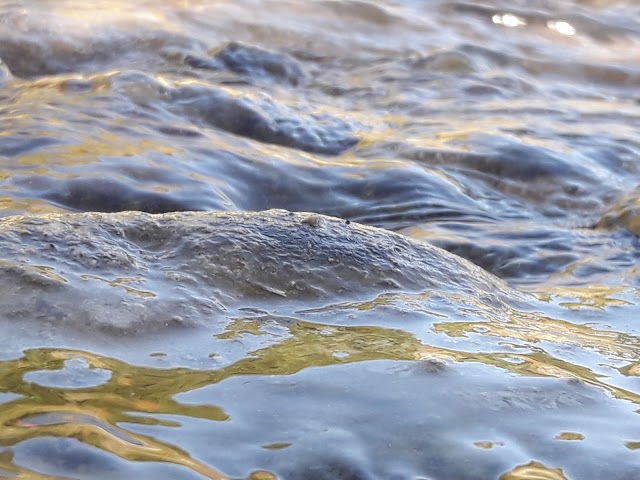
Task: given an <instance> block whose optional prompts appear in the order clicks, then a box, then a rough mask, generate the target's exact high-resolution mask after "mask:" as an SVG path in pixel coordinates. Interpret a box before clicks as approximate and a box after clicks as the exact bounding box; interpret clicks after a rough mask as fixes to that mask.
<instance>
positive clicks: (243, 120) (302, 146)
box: [169, 85, 358, 155]
mask: <svg viewBox="0 0 640 480" xmlns="http://www.w3.org/2000/svg"><path fill="white" fill-rule="evenodd" d="M169 106H170V108H172V109H173V110H174V111H178V112H182V113H183V114H186V115H187V116H188V117H190V118H192V119H194V120H200V121H204V122H206V123H208V124H210V125H213V126H215V127H217V128H220V129H222V130H226V131H228V132H230V133H234V134H236V135H241V136H243V137H249V138H252V139H255V140H258V141H261V142H265V143H272V144H276V145H283V146H286V147H291V148H297V149H299V150H304V151H307V152H312V153H322V154H327V155H338V154H340V153H342V152H344V151H345V150H347V149H349V148H351V147H353V146H354V145H355V144H356V143H358V139H357V138H356V137H354V136H353V135H351V132H350V128H349V126H348V125H347V124H346V123H345V122H343V121H341V120H339V119H337V118H333V117H329V116H320V115H314V114H304V113H302V114H301V113H298V112H296V111H294V110H293V109H290V108H288V107H286V106H284V105H278V104H276V103H274V102H273V101H271V100H270V99H269V98H267V97H263V98H261V100H260V101H254V100H251V99H249V98H246V97H234V96H232V95H230V94H228V93H227V92H225V91H224V90H222V89H217V88H213V87H208V86H204V85H195V86H194V85H187V86H179V87H177V88H174V89H172V90H171V91H170V92H169Z"/></svg>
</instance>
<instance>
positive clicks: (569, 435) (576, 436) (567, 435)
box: [556, 432, 584, 440]
mask: <svg viewBox="0 0 640 480" xmlns="http://www.w3.org/2000/svg"><path fill="white" fill-rule="evenodd" d="M556 440H584V435H583V434H581V433H577V432H562V433H559V434H558V435H556Z"/></svg>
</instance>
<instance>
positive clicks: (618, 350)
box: [433, 310, 640, 359]
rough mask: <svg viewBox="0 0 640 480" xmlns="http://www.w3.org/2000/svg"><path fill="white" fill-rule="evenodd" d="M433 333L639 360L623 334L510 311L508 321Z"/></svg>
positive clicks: (446, 325)
mask: <svg viewBox="0 0 640 480" xmlns="http://www.w3.org/2000/svg"><path fill="white" fill-rule="evenodd" d="M433 329H434V331H436V332H438V333H445V334H447V335H449V336H451V337H462V336H468V335H470V334H473V333H477V332H478V331H481V332H482V334H483V335H490V336H493V337H498V338H500V339H507V338H512V339H517V340H521V341H523V342H527V343H534V344H535V343H540V342H552V343H555V344H558V345H572V346H575V347H580V348H585V349H589V350H592V351H594V352H598V353H599V354H601V355H606V356H616V357H618V358H625V359H629V358H640V351H639V350H638V344H640V338H637V337H635V336H633V335H630V334H628V333H623V332H615V331H609V330H600V329H597V328H595V327H591V326H589V325H580V324H574V323H571V322H567V321H564V320H557V319H554V318H550V317H544V316H542V315H535V314H527V313H525V312H519V311H516V310H513V311H511V312H510V315H509V321H507V322H500V321H490V322H484V321H480V322H442V323H437V324H435V325H434V326H433Z"/></svg>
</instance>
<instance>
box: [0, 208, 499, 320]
mask: <svg viewBox="0 0 640 480" xmlns="http://www.w3.org/2000/svg"><path fill="white" fill-rule="evenodd" d="M0 252H1V256H2V258H1V259H0V284H1V285H2V288H3V289H4V291H5V301H4V302H3V304H2V307H1V310H0V315H1V316H2V317H4V318H12V319H20V318H22V319H27V318H28V319H41V320H49V321H51V322H55V323H60V322H62V323H69V324H71V325H84V326H87V327H98V328H100V329H106V330H114V331H118V330H123V329H124V330H126V331H131V332H135V331H138V330H148V329H155V328H160V327H164V326H170V325H179V324H186V325H198V324H202V323H203V322H204V323H206V322H207V321H211V318H212V316H215V315H216V314H217V313H220V312H222V311H225V310H226V309H227V308H229V307H232V306H237V305H239V304H242V305H243V306H251V305H257V304H260V302H263V303H264V302H271V303H272V302H274V301H277V302H297V301H304V305H305V306H306V305H309V304H310V302H311V303H313V302H316V303H319V302H323V303H327V302H331V301H336V300H341V299H349V298H354V297H355V296H356V295H360V297H362V295H366V294H379V293H381V292H385V291H426V290H435V291H437V292H438V293H441V294H443V295H467V296H474V297H477V298H479V299H480V300H479V301H480V302H484V303H486V304H494V303H495V302H498V300H497V298H498V296H499V295H498V294H499V293H502V294H506V295H509V292H510V290H509V288H508V287H507V286H506V285H505V284H504V283H503V282H501V281H500V280H498V279H497V278H495V277H493V276H492V275H490V274H488V273H486V272H485V271H483V270H482V269H480V268H478V267H476V266H474V265H473V264H471V263H469V262H467V261H465V260H463V259H461V258H459V257H456V256H454V255H452V254H449V253H447V252H446V251H444V250H441V249H439V248H436V247H433V246H431V245H427V244H422V243H418V242H415V241H411V240H409V239H407V238H405V237H403V236H401V235H398V234H395V233H391V232H388V231H385V230H381V229H377V228H373V227H366V226H362V225H358V224H354V223H348V222H346V221H344V220H340V219H336V218H331V217H326V216H322V215H317V214H308V213H290V212H287V211H283V210H270V211H266V212H261V213H214V212H183V213H174V214H164V215H149V214H145V213H139V212H124V213H118V214H98V213H90V214H78V215H74V214H64V215H47V216H29V217H27V216H17V217H8V218H5V219H2V221H1V222H0ZM497 295H498V296H497Z"/></svg>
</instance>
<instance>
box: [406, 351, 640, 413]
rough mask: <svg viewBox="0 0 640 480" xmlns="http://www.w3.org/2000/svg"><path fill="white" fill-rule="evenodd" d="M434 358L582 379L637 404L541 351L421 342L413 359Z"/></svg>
mask: <svg viewBox="0 0 640 480" xmlns="http://www.w3.org/2000/svg"><path fill="white" fill-rule="evenodd" d="M434 358H440V359H445V360H448V361H454V362H461V363H464V362H477V363H482V364H484V365H491V366H494V367H497V368H500V369H502V370H505V371H507V372H510V373H515V374H517V375H520V376H525V377H553V378H566V379H575V381H582V382H585V383H587V384H590V385H594V386H596V387H599V388H602V389H604V390H606V391H608V392H609V393H610V394H611V395H613V396H614V397H615V398H618V399H620V400H626V401H629V402H632V403H636V404H640V394H637V393H635V392H632V391H629V390H625V389H624V388H620V387H616V386H614V385H609V384H608V383H606V382H604V381H603V380H602V379H601V376H600V375H598V374H596V373H594V372H592V371H591V370H590V369H589V368H587V367H583V366H579V365H574V364H572V363H570V362H565V361H563V360H560V359H557V358H555V357H553V356H551V355H549V354H548V353H546V352H543V351H536V352H532V353H521V354H514V353H482V352H480V353H478V352H464V351H456V350H450V349H446V348H442V347H433V346H429V345H422V346H421V347H420V349H419V350H418V351H417V352H416V359H418V360H427V361H432V359H434ZM514 359H517V360H518V362H514V361H513V360H514Z"/></svg>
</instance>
